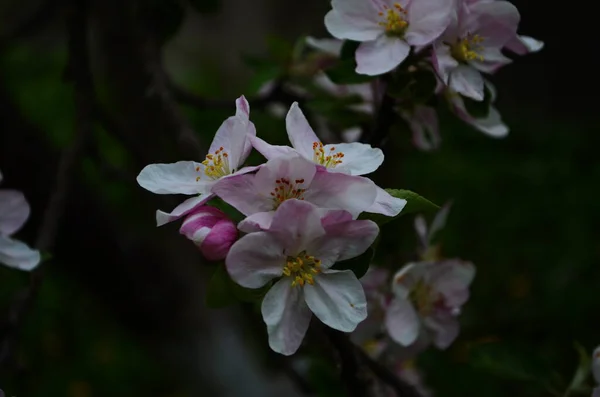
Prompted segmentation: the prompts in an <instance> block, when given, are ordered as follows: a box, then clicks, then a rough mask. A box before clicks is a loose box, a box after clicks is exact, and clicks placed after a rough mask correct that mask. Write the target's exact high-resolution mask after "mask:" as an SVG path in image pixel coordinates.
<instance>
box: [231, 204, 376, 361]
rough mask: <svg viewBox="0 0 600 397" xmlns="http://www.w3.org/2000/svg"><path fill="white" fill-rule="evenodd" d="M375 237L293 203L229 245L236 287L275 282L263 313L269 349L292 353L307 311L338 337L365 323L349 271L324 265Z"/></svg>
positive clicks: (365, 225)
mask: <svg viewBox="0 0 600 397" xmlns="http://www.w3.org/2000/svg"><path fill="white" fill-rule="evenodd" d="M378 233H379V228H378V227H377V225H376V224H375V223H374V222H371V221H356V220H352V216H351V215H350V213H347V212H345V211H339V210H323V209H321V208H318V207H316V206H314V205H312V204H310V203H308V202H305V201H300V200H294V199H292V200H287V201H285V202H283V203H282V204H281V205H280V206H279V208H278V209H277V211H276V212H275V215H274V217H273V222H272V223H271V225H270V227H269V228H268V229H267V230H265V231H259V232H256V233H250V234H247V235H245V236H244V237H242V238H241V239H239V240H238V241H237V242H236V243H235V244H234V245H233V247H231V250H230V251H229V254H228V255H227V258H226V260H225V264H226V266H227V271H228V272H229V275H230V276H231V278H232V279H233V280H234V281H235V282H237V283H238V284H240V285H241V286H243V287H246V288H260V287H262V286H263V285H265V284H267V283H268V282H269V281H270V280H273V279H276V278H279V280H278V281H276V282H275V284H274V285H273V286H272V287H271V289H270V290H269V292H268V293H267V294H266V296H265V298H264V300H263V302H262V308H261V311H262V315H263V319H264V321H265V323H266V325H267V332H268V334H269V346H271V348H272V349H273V350H274V351H276V352H278V353H281V354H284V355H291V354H293V353H294V352H295V351H296V350H297V349H298V347H299V346H300V343H301V342H302V339H303V338H304V334H305V333H306V330H307V328H308V324H309V322H310V318H311V312H312V313H314V314H315V315H316V316H317V318H318V319H319V320H321V321H322V322H323V323H324V324H326V325H328V326H329V327H331V328H334V329H337V330H340V331H343V332H351V331H353V330H354V329H355V328H356V325H357V324H358V323H360V322H361V321H363V320H364V319H365V317H366V316H367V302H366V300H365V294H364V291H363V289H362V287H361V285H360V282H359V281H358V280H357V279H356V276H355V275H354V273H352V271H350V270H344V271H337V270H331V269H330V268H331V266H333V264H334V263H336V262H337V261H341V260H346V259H350V258H353V257H356V256H358V255H360V254H362V253H363V252H365V250H366V249H367V248H368V247H369V246H370V245H371V244H372V243H373V241H374V240H375V238H376V237H377V234H378Z"/></svg>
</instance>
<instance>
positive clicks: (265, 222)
mask: <svg viewBox="0 0 600 397" xmlns="http://www.w3.org/2000/svg"><path fill="white" fill-rule="evenodd" d="M274 215H275V212H274V211H269V212H257V213H255V214H252V215H248V216H247V217H246V218H245V219H244V220H243V221H241V222H240V223H238V229H239V230H240V231H242V232H244V233H253V232H259V231H261V230H268V229H269V228H270V227H271V223H272V222H273V216H274Z"/></svg>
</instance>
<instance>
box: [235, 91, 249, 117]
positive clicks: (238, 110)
mask: <svg viewBox="0 0 600 397" xmlns="http://www.w3.org/2000/svg"><path fill="white" fill-rule="evenodd" d="M235 115H236V116H237V117H242V118H245V119H249V118H250V104H249V103H248V100H247V99H246V97H245V96H243V95H242V96H241V97H239V98H238V99H236V100H235Z"/></svg>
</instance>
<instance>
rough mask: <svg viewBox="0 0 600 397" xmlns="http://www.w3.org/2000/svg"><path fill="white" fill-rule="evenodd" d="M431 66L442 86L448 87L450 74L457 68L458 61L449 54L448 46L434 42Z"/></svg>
mask: <svg viewBox="0 0 600 397" xmlns="http://www.w3.org/2000/svg"><path fill="white" fill-rule="evenodd" d="M431 58H432V59H431V60H432V64H433V67H434V68H435V70H436V72H437V73H438V75H439V77H440V79H441V80H442V81H443V82H444V84H446V85H448V82H449V80H450V73H451V72H452V71H453V70H454V69H456V68H457V67H458V61H457V60H456V59H454V57H453V56H452V55H451V54H450V46H448V45H446V44H444V43H442V42H441V41H436V42H435V43H434V44H433V51H432V57H431Z"/></svg>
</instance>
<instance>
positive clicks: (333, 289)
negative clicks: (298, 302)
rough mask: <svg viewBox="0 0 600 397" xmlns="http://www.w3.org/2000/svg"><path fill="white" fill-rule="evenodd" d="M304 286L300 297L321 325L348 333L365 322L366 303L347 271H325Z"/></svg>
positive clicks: (355, 281)
mask: <svg viewBox="0 0 600 397" xmlns="http://www.w3.org/2000/svg"><path fill="white" fill-rule="evenodd" d="M314 282H315V283H314V285H310V284H305V285H304V287H303V288H304V297H305V299H306V303H307V304H308V307H309V308H310V310H312V312H313V313H314V314H315V316H317V318H318V319H319V320H321V321H322V322H323V323H324V324H325V325H328V326H330V327H331V328H333V329H337V330H339V331H342V332H352V331H354V329H355V328H356V326H357V325H358V323H360V322H361V321H363V320H364V319H365V318H367V300H366V298H365V292H364V290H363V287H362V285H361V284H360V282H359V281H358V279H357V278H356V276H355V275H354V273H352V271H351V270H343V271H337V270H325V271H324V272H323V273H321V274H318V275H316V276H315V278H314Z"/></svg>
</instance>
